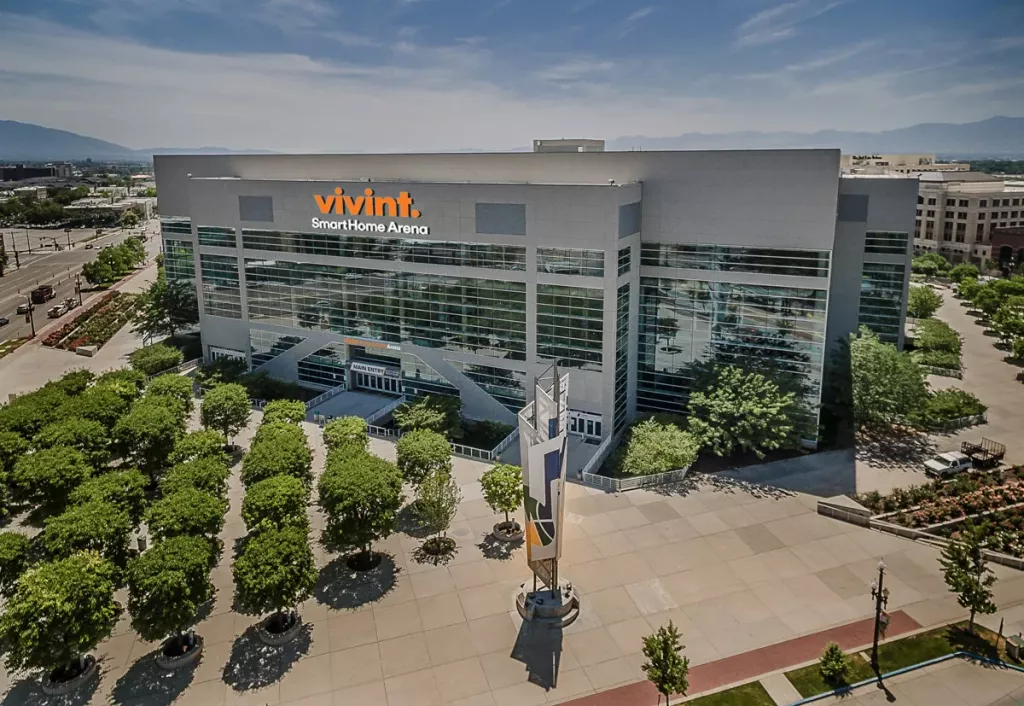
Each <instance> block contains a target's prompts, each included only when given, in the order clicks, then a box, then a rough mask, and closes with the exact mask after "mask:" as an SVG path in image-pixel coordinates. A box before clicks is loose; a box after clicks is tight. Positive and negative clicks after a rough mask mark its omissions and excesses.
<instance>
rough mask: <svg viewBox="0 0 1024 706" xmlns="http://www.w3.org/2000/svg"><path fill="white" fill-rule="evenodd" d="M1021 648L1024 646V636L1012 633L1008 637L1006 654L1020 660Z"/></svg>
mask: <svg viewBox="0 0 1024 706" xmlns="http://www.w3.org/2000/svg"><path fill="white" fill-rule="evenodd" d="M1021 648H1024V637H1021V636H1020V635H1010V636H1009V637H1007V638H1006V656H1007V657H1009V658H1010V659H1016V660H1020V653H1021Z"/></svg>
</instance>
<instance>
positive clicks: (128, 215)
mask: <svg viewBox="0 0 1024 706" xmlns="http://www.w3.org/2000/svg"><path fill="white" fill-rule="evenodd" d="M139 220H140V219H139V214H138V213H137V212H136V211H134V210H132V209H128V210H127V211H125V212H124V213H122V214H121V227H122V228H136V227H138V225H139Z"/></svg>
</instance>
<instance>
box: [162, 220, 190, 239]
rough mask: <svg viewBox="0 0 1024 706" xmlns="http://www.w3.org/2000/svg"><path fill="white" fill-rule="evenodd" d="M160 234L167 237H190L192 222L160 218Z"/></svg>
mask: <svg viewBox="0 0 1024 706" xmlns="http://www.w3.org/2000/svg"><path fill="white" fill-rule="evenodd" d="M160 233H161V235H163V236H164V237H166V236H168V235H188V236H191V235H192V221H191V220H189V219H188V218H161V219H160Z"/></svg>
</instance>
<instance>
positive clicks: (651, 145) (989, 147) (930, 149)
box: [608, 116, 1024, 156]
mask: <svg viewBox="0 0 1024 706" xmlns="http://www.w3.org/2000/svg"><path fill="white" fill-rule="evenodd" d="M806 147H829V148H835V147H838V148H839V149H841V150H842V151H843V152H846V153H853V154H860V153H871V152H876V153H877V152H885V153H890V154H891V153H901V152H903V153H916V152H926V153H940V154H961V155H975V156H980V155H990V156H1012V155H1024V118H1007V117H1002V116H999V117H995V118H989V119H988V120H981V121H979V122H976V123H965V124H961V125H957V124H953V123H921V124H919V125H912V126H910V127H905V128H899V129H898V130H884V131H882V132H846V131H841V130H822V131H820V132H812V133H802V132H724V133H712V134H708V133H702V132H691V133H685V134H682V135H677V136H675V137H646V136H643V135H635V136H629V137H619V138H616V139H614V140H611V141H609V143H608V149H616V150H629V149H650V150H703V149H713V150H725V149H794V148H806Z"/></svg>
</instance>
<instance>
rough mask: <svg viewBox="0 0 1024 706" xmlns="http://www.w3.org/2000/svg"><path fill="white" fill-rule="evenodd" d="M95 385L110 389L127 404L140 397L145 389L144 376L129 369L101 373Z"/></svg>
mask: <svg viewBox="0 0 1024 706" xmlns="http://www.w3.org/2000/svg"><path fill="white" fill-rule="evenodd" d="M96 384H97V385H98V386H100V387H104V386H105V387H110V388H111V389H113V390H115V391H116V392H117V393H118V394H119V395H121V396H122V397H124V398H125V400H126V401H128V402H133V401H135V400H136V399H138V398H139V397H141V396H142V391H143V390H144V389H145V387H146V374H145V373H143V372H141V371H139V370H132V369H131V368H118V369H117V370H110V371H108V372H105V373H103V374H102V375H100V376H99V377H98V378H96Z"/></svg>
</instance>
